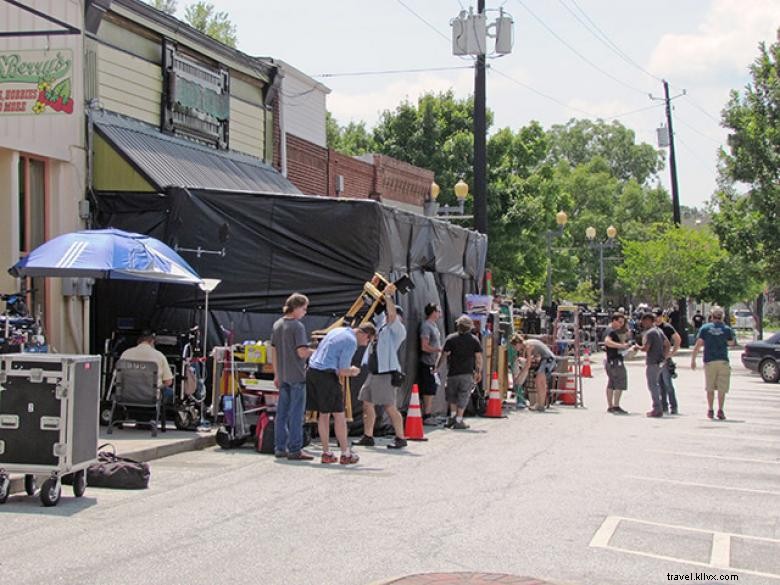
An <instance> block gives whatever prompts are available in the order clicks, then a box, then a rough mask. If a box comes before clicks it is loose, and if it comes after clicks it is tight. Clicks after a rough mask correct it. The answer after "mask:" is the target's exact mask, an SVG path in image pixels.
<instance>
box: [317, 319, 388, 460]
mask: <svg viewBox="0 0 780 585" xmlns="http://www.w3.org/2000/svg"><path fill="white" fill-rule="evenodd" d="M375 336H376V328H375V327H374V326H373V325H372V324H371V323H364V324H363V325H361V326H360V327H358V328H356V329H353V328H351V327H337V328H336V329H333V330H332V331H330V332H329V333H328V334H327V335H326V336H325V337H324V338H323V339H322V341H320V344H319V345H318V346H317V349H316V351H315V352H314V355H313V356H311V359H310V360H309V369H308V370H307V371H306V399H307V400H306V401H307V404H308V405H309V408H310V409H312V410H316V411H317V412H318V413H319V418H318V420H317V428H318V430H319V434H320V441H321V442H322V458H321V462H322V463H335V462H336V461H338V462H339V463H341V464H342V465H349V464H351V463H357V462H358V461H359V460H360V457H358V455H357V453H352V452H351V451H350V449H349V442H348V441H347V418H346V416H345V415H344V394H343V391H342V388H341V383H340V381H339V376H346V377H349V378H353V377H355V376H357V375H358V374H359V373H360V368H358V367H357V366H353V365H352V357H353V356H354V355H355V350H356V349H357V348H358V346H359V345H360V346H366V345H368V344H369V343H370V342H371V340H372V339H373V338H374V337H375ZM331 414H332V415H333V430H334V432H335V433H336V439H337V440H338V442H339V447H341V457H340V458H338V459H336V455H334V454H333V453H332V452H331V451H330V446H329V441H330V416H331Z"/></svg>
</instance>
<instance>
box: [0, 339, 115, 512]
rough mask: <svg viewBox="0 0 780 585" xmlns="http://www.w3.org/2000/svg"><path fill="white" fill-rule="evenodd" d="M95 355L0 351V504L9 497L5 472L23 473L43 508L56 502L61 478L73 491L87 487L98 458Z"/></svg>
mask: <svg viewBox="0 0 780 585" xmlns="http://www.w3.org/2000/svg"><path fill="white" fill-rule="evenodd" d="M99 402H100V356H97V355H65V354H51V353H40V354H28V353H17V354H5V355H0V504H2V503H4V502H5V501H6V499H7V498H8V495H9V494H8V492H9V490H10V478H9V475H8V474H9V473H23V474H25V481H24V486H25V490H26V491H27V493H28V494H29V495H34V494H35V487H36V486H35V475H48V476H49V477H48V478H47V479H46V480H45V481H44V482H43V484H42V485H41V491H40V498H41V502H42V503H43V505H44V506H56V505H57V502H58V501H59V499H60V494H61V491H62V481H61V480H62V476H63V475H69V474H72V475H73V494H74V495H75V496H76V497H77V498H79V497H81V496H82V495H84V490H85V488H86V479H87V475H86V469H87V467H89V466H90V465H91V464H92V463H95V462H96V461H97V442H98V409H99Z"/></svg>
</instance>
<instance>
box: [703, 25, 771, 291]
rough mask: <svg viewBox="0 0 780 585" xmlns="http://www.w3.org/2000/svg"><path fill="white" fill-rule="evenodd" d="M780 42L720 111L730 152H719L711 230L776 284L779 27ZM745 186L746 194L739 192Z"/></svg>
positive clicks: (763, 49) (762, 50) (762, 54)
mask: <svg viewBox="0 0 780 585" xmlns="http://www.w3.org/2000/svg"><path fill="white" fill-rule="evenodd" d="M778 39H779V40H778V41H777V42H776V43H774V44H773V45H771V46H770V47H768V48H767V46H766V45H765V44H764V43H762V44H761V45H759V55H758V57H757V58H756V60H755V61H754V62H753V64H752V65H751V66H750V74H751V79H752V81H751V83H749V84H748V85H747V86H746V87H745V88H744V90H743V92H739V91H736V90H734V91H732V93H731V99H730V100H729V102H728V104H727V105H726V107H725V109H724V110H723V114H722V118H723V122H722V123H723V126H724V127H726V128H728V129H729V131H730V134H729V136H728V152H726V151H725V150H722V151H721V166H720V180H721V189H720V190H719V191H718V193H717V194H716V196H715V197H714V205H715V207H716V208H717V212H716V213H715V214H714V216H713V226H714V229H715V231H716V232H717V233H718V235H719V236H720V237H721V240H722V241H723V243H724V245H725V246H726V247H727V248H728V249H729V250H730V251H731V252H732V253H734V254H738V255H740V256H743V257H745V258H747V259H749V260H751V261H754V262H761V263H763V266H764V268H765V274H766V275H767V276H768V277H769V278H770V280H771V281H772V283H773V284H777V283H778V282H780V277H778V274H780V227H779V226H780V221H779V220H780V29H778ZM739 184H742V185H746V186H747V187H748V191H747V193H746V194H744V195H740V194H739V193H738V192H737V186H738V185H739Z"/></svg>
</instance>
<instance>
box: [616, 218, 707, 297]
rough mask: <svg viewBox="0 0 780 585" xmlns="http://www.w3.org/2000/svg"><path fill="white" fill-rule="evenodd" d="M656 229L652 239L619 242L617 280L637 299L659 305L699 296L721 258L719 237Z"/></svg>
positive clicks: (683, 229)
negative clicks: (620, 262)
mask: <svg viewBox="0 0 780 585" xmlns="http://www.w3.org/2000/svg"><path fill="white" fill-rule="evenodd" d="M656 229H657V235H656V236H655V237H654V238H652V239H649V240H645V241H636V240H635V241H623V242H622V245H623V264H622V265H621V266H619V267H618V269H617V273H618V277H619V278H620V281H621V282H622V283H623V285H624V286H625V288H626V289H627V290H628V291H629V292H630V293H632V294H633V295H634V296H635V297H636V298H639V299H643V300H652V301H653V302H655V303H656V304H658V305H661V306H663V305H665V304H667V303H669V302H671V301H672V300H673V299H679V298H684V297H699V296H700V294H701V292H702V291H703V290H704V289H705V287H706V286H707V282H708V276H709V274H710V271H711V270H712V269H713V265H715V264H716V263H717V261H718V260H719V259H720V258H721V255H722V251H721V248H720V243H719V242H718V238H717V237H716V236H715V235H714V234H713V233H712V232H711V231H710V230H709V229H694V228H690V227H686V226H682V227H679V228H676V227H669V226H667V225H658V226H657V227H656Z"/></svg>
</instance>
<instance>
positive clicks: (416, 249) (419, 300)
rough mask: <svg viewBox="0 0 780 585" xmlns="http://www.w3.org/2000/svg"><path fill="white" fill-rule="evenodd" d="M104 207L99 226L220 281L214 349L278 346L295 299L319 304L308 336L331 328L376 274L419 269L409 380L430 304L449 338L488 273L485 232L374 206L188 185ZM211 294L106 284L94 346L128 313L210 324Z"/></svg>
mask: <svg viewBox="0 0 780 585" xmlns="http://www.w3.org/2000/svg"><path fill="white" fill-rule="evenodd" d="M96 201H97V213H96V223H97V224H98V226H97V227H109V226H110V227H115V228H120V229H125V230H128V231H135V232H141V233H145V234H148V235H151V236H154V237H156V238H158V239H160V240H162V241H163V242H165V243H167V244H168V245H170V246H171V247H173V248H178V250H179V253H180V254H181V255H182V256H183V257H184V258H185V259H186V260H187V261H188V262H189V263H190V264H191V265H192V266H193V268H195V270H196V271H197V272H198V274H200V276H201V277H204V278H218V279H220V280H221V281H222V282H221V284H220V285H219V286H218V287H217V288H216V289H215V290H214V291H213V292H212V293H211V294H210V296H209V312H210V321H209V323H210V325H209V330H210V333H211V335H210V336H209V337H210V340H209V342H210V344H215V343H222V342H224V335H223V334H222V328H225V329H230V330H232V331H233V333H234V340H235V341H236V342H238V341H242V340H244V339H255V340H257V339H268V337H269V336H270V327H271V324H272V323H273V321H274V320H275V319H276V318H278V316H279V315H280V312H281V307H282V304H283V303H284V300H285V299H286V298H287V296H289V294H290V293H291V292H294V291H297V292H301V293H303V294H305V295H307V296H308V297H309V299H310V306H309V316H308V317H307V318H306V321H305V322H304V323H305V325H306V326H307V329H308V330H309V331H311V330H313V329H316V328H320V327H323V326H324V325H326V324H327V323H329V322H331V321H332V320H333V319H334V317H336V316H340V315H343V314H344V313H345V312H346V310H347V309H348V308H349V306H350V305H351V304H352V303H353V302H354V301H355V299H356V298H357V295H358V294H359V293H360V291H361V290H362V288H363V284H364V283H365V281H366V280H369V279H370V278H371V277H372V276H373V274H374V273H375V272H380V273H382V274H383V275H385V276H389V277H390V278H391V279H394V278H395V277H397V276H399V275H401V274H403V273H409V275H410V276H411V278H412V281H413V282H414V283H415V285H416V288H415V289H414V290H413V291H411V292H410V293H408V294H407V295H404V296H402V297H401V299H400V304H401V306H402V307H403V308H404V309H405V310H406V316H405V320H406V326H407V343H406V345H405V348H404V354H405V357H406V359H405V362H406V369H407V373H408V374H409V375H408V379H409V380H410V381H411V380H413V379H414V377H415V369H416V362H417V359H416V357H417V352H418V350H419V347H418V346H419V336H418V335H417V334H416V332H417V331H418V326H419V323H420V321H421V320H422V319H424V313H423V309H424V306H425V305H426V303H429V302H437V303H439V304H441V305H442V307H443V308H444V311H445V315H444V322H443V323H442V324H441V326H442V330H443V331H442V332H443V333H444V332H447V331H450V330H451V329H452V325H453V322H454V320H455V318H457V317H458V315H459V314H460V313H461V311H462V309H463V294H464V293H468V292H474V291H476V290H478V286H479V284H478V283H480V282H481V280H482V276H483V272H484V267H485V255H486V252H487V239H486V237H485V236H482V235H480V234H477V233H476V232H472V231H470V230H466V229H464V228H460V227H458V226H455V225H452V224H449V223H446V222H443V221H440V220H436V219H432V218H426V217H422V216H419V215H415V214H412V213H408V212H405V211H401V210H399V209H395V208H391V207H387V206H384V205H381V204H379V203H377V202H375V201H369V200H353V199H333V198H328V197H310V196H298V195H270V194H262V193H248V192H227V191H216V190H197V189H183V188H171V189H168V190H167V191H166V192H165V193H164V194H143V193H105V192H103V193H98V194H96ZM198 249H200V250H201V253H200V254H198V253H197V252H192V251H187V250H198ZM223 250H224V255H223V254H222V251H223ZM211 252H219V254H214V253H211ZM203 298H204V297H203V293H202V292H201V291H199V290H198V289H197V288H194V287H176V286H166V285H161V286H153V285H130V286H128V285H127V284H119V285H118V284H116V283H113V282H111V281H105V282H99V283H97V294H96V295H95V302H94V307H95V308H94V311H95V314H94V316H95V319H93V323H95V331H94V333H93V339H95V340H96V341H95V343H96V345H97V344H99V343H101V340H103V339H106V338H107V337H109V336H110V334H111V332H112V331H113V330H114V328H115V325H116V323H117V320H118V319H119V318H122V317H133V318H135V319H136V320H137V321H138V322H139V324H143V325H145V326H147V325H151V326H153V327H155V328H156V329H158V330H160V329H168V330H181V329H185V328H188V327H190V326H192V325H193V324H200V323H202V322H203V321H202V309H203ZM410 383H411V382H410ZM407 390H408V388H407ZM401 402H402V404H405V402H406V397H403V399H402V400H401Z"/></svg>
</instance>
